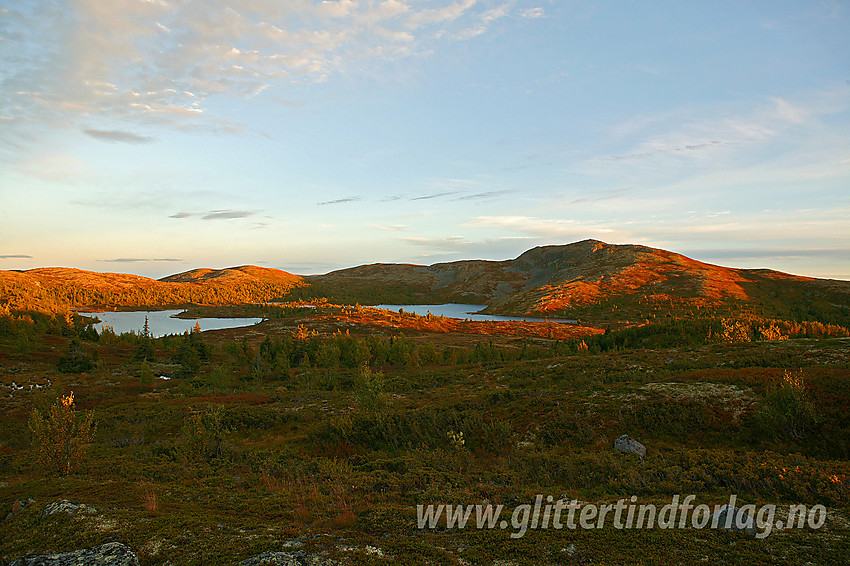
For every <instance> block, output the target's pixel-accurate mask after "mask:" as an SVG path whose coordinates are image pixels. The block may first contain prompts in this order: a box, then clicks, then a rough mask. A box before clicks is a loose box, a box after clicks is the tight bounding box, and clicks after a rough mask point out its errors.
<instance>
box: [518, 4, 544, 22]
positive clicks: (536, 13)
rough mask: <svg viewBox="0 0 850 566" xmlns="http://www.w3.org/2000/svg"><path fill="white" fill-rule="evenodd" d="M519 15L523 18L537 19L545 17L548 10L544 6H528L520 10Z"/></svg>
mask: <svg viewBox="0 0 850 566" xmlns="http://www.w3.org/2000/svg"><path fill="white" fill-rule="evenodd" d="M519 15H520V16H521V17H523V18H528V19H531V20H535V19H538V18H545V17H546V11H545V10H544V9H543V8H540V7H537V8H526V9H524V10H520V12H519Z"/></svg>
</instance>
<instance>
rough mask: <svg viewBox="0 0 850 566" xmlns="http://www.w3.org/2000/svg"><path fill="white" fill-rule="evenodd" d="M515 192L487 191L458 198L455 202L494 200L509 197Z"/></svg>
mask: <svg viewBox="0 0 850 566" xmlns="http://www.w3.org/2000/svg"><path fill="white" fill-rule="evenodd" d="M514 192H516V191H511V190H501V191H485V192H483V193H472V194H470V195H463V196H460V197H457V198H456V199H455V200H487V199H494V198H497V197H501V196H504V195H508V194H511V193H514Z"/></svg>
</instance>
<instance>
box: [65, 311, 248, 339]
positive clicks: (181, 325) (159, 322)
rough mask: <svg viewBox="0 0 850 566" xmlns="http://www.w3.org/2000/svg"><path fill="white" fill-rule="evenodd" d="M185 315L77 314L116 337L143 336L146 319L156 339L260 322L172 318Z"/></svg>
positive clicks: (242, 319) (153, 313) (240, 319)
mask: <svg viewBox="0 0 850 566" xmlns="http://www.w3.org/2000/svg"><path fill="white" fill-rule="evenodd" d="M181 312H184V311H183V309H178V310H168V311H124V312H112V311H107V312H79V313H77V314H79V315H82V316H96V317H97V318H98V319H100V321H101V322H100V323H99V324H95V325H94V327H95V328H96V329H97V331H98V332H100V331H101V330H103V325H104V324H108V325H109V326H110V328H112V331H113V332H115V334H124V333H125V332H136V333H137V334H141V333H142V329H143V328H144V327H145V317H148V328H149V329H150V333H151V336H153V337H154V338H159V337H160V336H165V335H166V334H183V333H184V332H186V331H187V330H188V331H190V332H191V331H192V329H193V328H194V327H195V324H196V323H197V324H200V325H201V330H219V329H221V328H237V327H239V326H251V325H253V324H257V323H258V322H260V321H262V320H263V319H262V318H198V319H190V318H173V316H174V315H176V314H180V313H181Z"/></svg>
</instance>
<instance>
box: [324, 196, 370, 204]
mask: <svg viewBox="0 0 850 566" xmlns="http://www.w3.org/2000/svg"><path fill="white" fill-rule="evenodd" d="M359 200H361V198H360V197H345V198H338V199H333V200H326V201H322V202H317V203H316V205H318V206H325V205H328V204H344V203H346V202H357V201H359Z"/></svg>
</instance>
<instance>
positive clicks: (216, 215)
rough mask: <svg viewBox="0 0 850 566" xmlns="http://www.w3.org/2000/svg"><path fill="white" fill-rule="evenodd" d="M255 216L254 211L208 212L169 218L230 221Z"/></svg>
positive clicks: (179, 214)
mask: <svg viewBox="0 0 850 566" xmlns="http://www.w3.org/2000/svg"><path fill="white" fill-rule="evenodd" d="M255 214H257V211H256V210H232V209H224V210H210V211H209V212H185V211H182V212H177V213H174V214H172V215H171V216H169V218H192V217H200V218H201V220H232V219H235V218H248V217H249V216H253V215H255Z"/></svg>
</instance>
